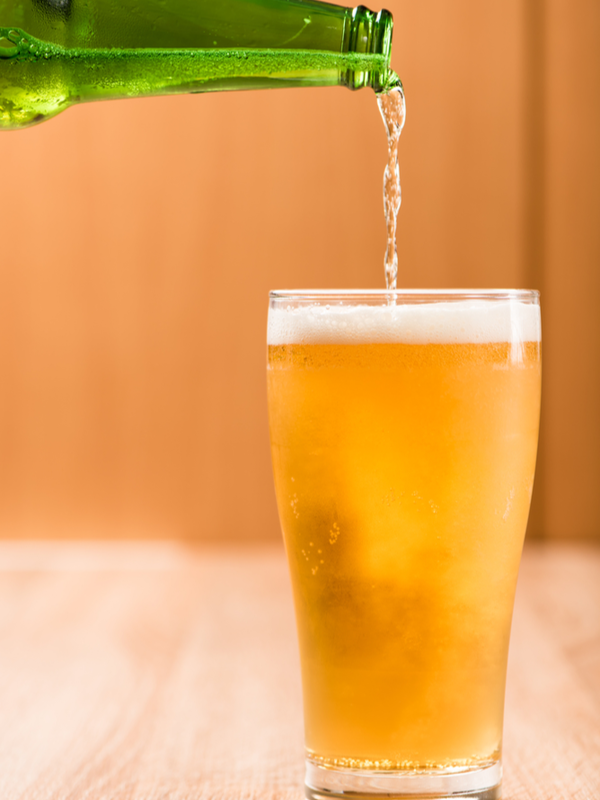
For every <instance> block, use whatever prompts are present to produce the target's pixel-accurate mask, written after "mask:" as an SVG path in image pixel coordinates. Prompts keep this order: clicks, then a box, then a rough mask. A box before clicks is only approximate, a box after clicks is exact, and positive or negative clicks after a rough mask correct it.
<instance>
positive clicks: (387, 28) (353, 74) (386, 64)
mask: <svg viewBox="0 0 600 800" xmlns="http://www.w3.org/2000/svg"><path fill="white" fill-rule="evenodd" d="M393 28H394V20H393V18H392V15H391V13H390V12H389V11H387V10H386V9H382V10H381V11H379V12H375V11H369V9H368V8H366V7H365V6H356V8H354V9H352V11H351V12H350V15H349V17H348V18H347V23H346V30H345V31H344V51H345V52H348V53H357V54H360V55H370V56H375V57H378V59H377V60H378V62H379V64H378V65H377V67H374V68H373V69H372V70H369V71H360V72H358V71H354V70H348V72H347V73H346V75H345V76H344V77H345V80H344V82H345V83H346V85H347V86H348V87H349V88H350V89H360V88H361V87H363V86H371V88H373V89H375V91H376V92H381V91H385V90H386V89H387V88H389V76H390V73H391V70H390V59H391V57H392V31H393Z"/></svg>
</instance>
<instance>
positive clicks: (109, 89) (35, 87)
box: [0, 0, 398, 129]
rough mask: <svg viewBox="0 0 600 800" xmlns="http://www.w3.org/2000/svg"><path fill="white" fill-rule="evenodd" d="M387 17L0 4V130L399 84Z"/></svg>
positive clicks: (236, 1)
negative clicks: (240, 95)
mask: <svg viewBox="0 0 600 800" xmlns="http://www.w3.org/2000/svg"><path fill="white" fill-rule="evenodd" d="M391 41H392V17H391V14H390V13H389V12H388V11H380V12H379V13H378V14H375V13H374V12H372V11H369V10H368V9H366V8H365V7H364V6H358V7H357V8H355V9H348V8H343V7H341V6H336V5H331V4H329V3H321V2H317V0H0V128H1V129H15V128H22V127H25V126H27V125H32V124H35V123H38V122H42V121H43V120H45V119H48V118H50V117H52V116H54V115H55V114H58V113H59V112H60V111H63V110H64V109H65V108H67V107H68V106H70V105H72V104H74V103H79V102H86V101H90V100H101V99H116V98H122V97H142V96H149V95H161V94H179V93H185V92H210V91H220V90H225V89H262V88H268V87H277V86H330V85H336V84H337V85H344V86H348V87H350V88H352V89H356V88H360V87H362V86H371V87H372V88H373V89H375V91H377V92H381V91H386V90H388V89H390V88H391V87H392V86H393V85H395V84H396V83H397V82H398V79H397V77H396V76H395V74H394V73H393V72H392V71H391V70H390V68H389V61H390V55H391Z"/></svg>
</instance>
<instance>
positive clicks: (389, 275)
mask: <svg viewBox="0 0 600 800" xmlns="http://www.w3.org/2000/svg"><path fill="white" fill-rule="evenodd" d="M377 104H378V106H379V111H380V112H381V116H382V117H383V122H384V124H385V131H386V134H387V148H388V161H387V165H386V167H385V172H384V173H383V210H384V213H385V226H386V230H387V246H386V250H385V262H384V264H385V284H386V288H387V289H388V291H392V292H393V291H395V290H396V281H397V279H398V247H397V245H396V227H397V221H398V211H399V210H400V203H401V202H402V192H401V190H400V169H399V167H398V141H399V139H400V134H401V133H402V128H403V127H404V120H405V119H406V102H405V99H404V91H403V90H402V86H396V87H394V88H393V89H391V91H389V92H387V94H380V95H378V96H377Z"/></svg>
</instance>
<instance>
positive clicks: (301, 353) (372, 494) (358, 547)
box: [268, 290, 541, 800]
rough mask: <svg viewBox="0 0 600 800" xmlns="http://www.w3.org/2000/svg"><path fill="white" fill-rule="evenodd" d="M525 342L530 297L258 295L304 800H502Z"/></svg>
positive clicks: (520, 528) (525, 406) (521, 506)
mask: <svg viewBox="0 0 600 800" xmlns="http://www.w3.org/2000/svg"><path fill="white" fill-rule="evenodd" d="M540 338H541V324H540V308H539V296H538V293H537V292H530V291H517V290H494V291H487V290H486V291H477V290H473V291H463V292H457V291H441V290H440V291H403V292H393V293H390V292H386V291H365V292H362V291H360V292H359V291H356V292H347V291H344V292H342V291H329V292H310V291H278V292H272V293H271V295H270V309H269V322H268V398H269V421H270V431H271V447H272V457H273V471H274V476H275V488H276V493H277V502H278V506H279V514H280V519H281V525H282V528H283V534H284V539H285V545H286V550H287V555H288V560H289V568H290V573H291V580H292V588H293V594H294V602H295V609H296V618H297V626H298V638H299V645H300V658H301V668H302V683H303V696H304V721H305V738H306V795H307V797H308V798H311V799H312V800H324V798H337V797H339V798H346V800H347V798H348V796H349V795H350V796H351V797H353V798H355V799H356V800H358V799H359V798H372V797H374V796H377V795H380V796H385V797H397V798H405V797H406V798H413V799H414V798H418V797H427V798H428V799H429V800H433V798H444V799H447V798H451V797H453V796H460V797H461V798H464V797H468V798H478V799H479V800H484V798H485V800H493V799H495V798H498V797H500V781H501V746H502V725H503V713H504V688H505V682H506V663H507V656H508V644H509V637H510V625H511V617H512V610H513V601H514V594H515V586H516V582H517V573H518V569H519V560H520V555H521V550H522V545H523V538H524V535H525V528H526V524H527V517H528V513H529V505H530V500H531V492H532V487H533V475H534V468H535V460H536V451H537V439H538V426H539V411H540V386H541V363H540Z"/></svg>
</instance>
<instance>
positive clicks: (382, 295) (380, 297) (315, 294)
mask: <svg viewBox="0 0 600 800" xmlns="http://www.w3.org/2000/svg"><path fill="white" fill-rule="evenodd" d="M269 299H270V300H272V301H276V300H284V301H288V302H289V301H296V302H299V303H306V302H309V303H311V302H312V303H314V302H319V301H326V302H327V303H331V302H332V301H333V302H335V301H337V302H341V303H343V302H349V303H353V304H354V303H359V302H361V301H362V302H365V303H367V304H378V303H389V302H390V300H391V301H393V302H394V303H398V302H400V303H404V304H410V305H412V304H414V305H416V304H419V303H442V302H444V303H452V302H458V301H465V300H483V301H491V302H493V301H499V300H505V301H506V300H513V301H517V302H521V303H530V304H533V305H538V304H539V301H540V293H539V291H537V290H536V289H400V290H395V291H390V290H388V289H275V290H273V291H271V292H269Z"/></svg>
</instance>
